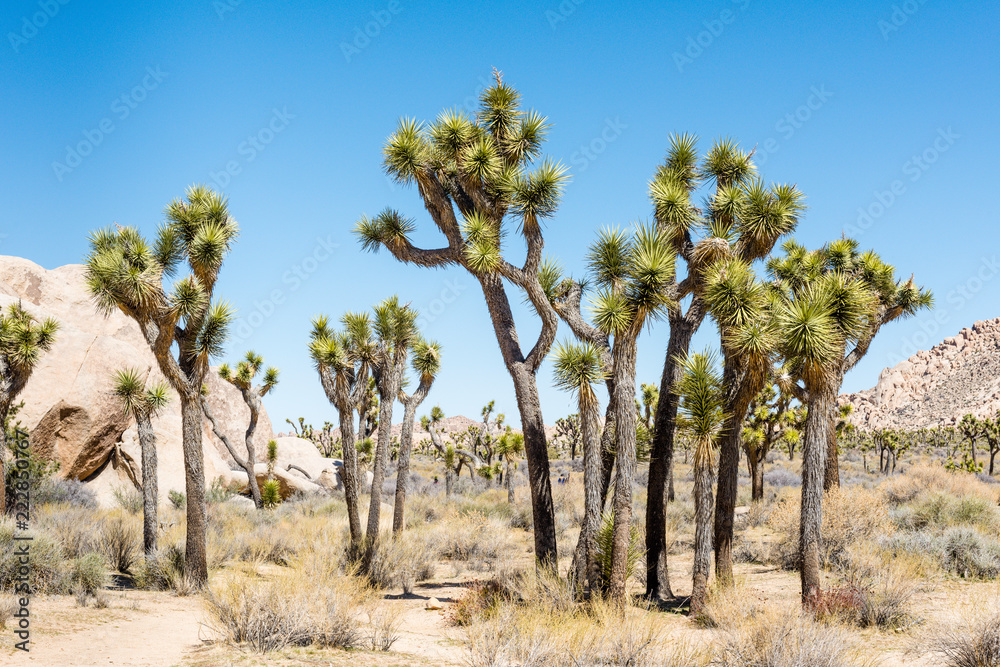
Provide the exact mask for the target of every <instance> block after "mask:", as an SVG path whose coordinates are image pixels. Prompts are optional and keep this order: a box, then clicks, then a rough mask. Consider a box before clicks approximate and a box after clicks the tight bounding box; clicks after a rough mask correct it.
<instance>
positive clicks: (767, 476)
mask: <svg viewBox="0 0 1000 667" xmlns="http://www.w3.org/2000/svg"><path fill="white" fill-rule="evenodd" d="M764 486H765V487H772V488H775V489H784V488H787V487H797V486H802V477H800V476H799V475H796V474H795V473H794V472H792V471H791V470H788V469H786V468H771V469H770V470H766V471H764Z"/></svg>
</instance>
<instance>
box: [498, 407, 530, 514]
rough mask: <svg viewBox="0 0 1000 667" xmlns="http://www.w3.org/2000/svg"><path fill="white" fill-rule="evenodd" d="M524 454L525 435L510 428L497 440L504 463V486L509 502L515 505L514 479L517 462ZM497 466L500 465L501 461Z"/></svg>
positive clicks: (499, 453)
mask: <svg viewBox="0 0 1000 667" xmlns="http://www.w3.org/2000/svg"><path fill="white" fill-rule="evenodd" d="M522 454H524V435H522V434H521V433H514V431H513V430H512V429H511V427H510V426H508V427H507V430H506V431H504V433H503V435H501V436H500V437H499V438H497V455H498V456H499V457H500V459H501V460H502V461H503V462H504V471H503V485H504V488H506V489H507V502H508V503H510V504H511V505H513V504H514V477H513V472H514V470H516V469H517V460H518V458H520V456H521V455H522ZM497 465H500V463H499V461H498V462H497Z"/></svg>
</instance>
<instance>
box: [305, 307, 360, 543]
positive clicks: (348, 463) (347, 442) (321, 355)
mask: <svg viewBox="0 0 1000 667" xmlns="http://www.w3.org/2000/svg"><path fill="white" fill-rule="evenodd" d="M341 321H342V323H343V325H344V329H343V330H342V331H335V330H334V329H333V328H332V327H331V326H330V323H329V320H328V319H327V318H326V316H325V315H320V316H319V317H317V318H316V319H314V320H313V322H312V332H311V333H310V336H309V338H310V340H309V355H310V357H312V360H313V363H315V364H316V370H317V372H318V373H319V379H320V383H321V384H322V385H323V391H324V392H325V393H326V397H327V399H328V400H329V401H330V403H332V404H333V406H334V407H335V408H336V410H337V413H338V414H339V416H340V438H341V448H342V450H343V455H344V461H343V466H342V467H341V470H342V472H343V478H344V498H345V500H346V504H347V517H348V525H349V526H350V533H351V544H350V548H349V553H351V554H358V553H359V552H360V548H361V543H362V540H363V535H362V532H361V518H360V517H361V514H360V511H359V498H358V497H359V493H360V480H359V479H358V451H357V442H356V435H355V432H354V411H355V410H357V409H358V408H359V407H360V406H362V404H363V403H364V402H365V400H366V396H367V395H368V391H369V380H370V375H369V374H370V372H371V356H372V349H373V347H374V343H373V342H372V331H371V322H370V321H369V319H368V316H367V315H365V314H358V313H347V314H345V315H344V317H343V318H342V320H341Z"/></svg>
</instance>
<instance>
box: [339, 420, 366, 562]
mask: <svg viewBox="0 0 1000 667" xmlns="http://www.w3.org/2000/svg"><path fill="white" fill-rule="evenodd" d="M337 411H338V412H339V413H340V443H341V449H342V450H343V451H342V454H343V456H344V465H343V467H342V468H341V470H343V477H344V480H343V481H344V501H345V504H346V505H347V522H348V524H349V525H350V530H351V544H350V549H349V556H350V557H351V558H352V559H353V558H354V557H356V556H357V555H358V552H359V550H360V549H361V541H362V539H363V537H362V534H361V513H360V508H359V506H360V500H359V496H360V493H359V491H360V489H359V487H360V480H359V479H358V450H357V449H356V448H355V444H354V410H353V409H352V408H351V407H349V406H347V405H343V406H338V408H337Z"/></svg>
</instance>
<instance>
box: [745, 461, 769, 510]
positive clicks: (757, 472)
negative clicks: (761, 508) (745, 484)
mask: <svg viewBox="0 0 1000 667" xmlns="http://www.w3.org/2000/svg"><path fill="white" fill-rule="evenodd" d="M764 451H766V450H761V454H762V453H763V452H764ZM765 456H766V455H765ZM765 456H761V455H760V454H758V453H757V452H753V453H747V463H748V464H749V465H750V499H751V500H764V459H765Z"/></svg>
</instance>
